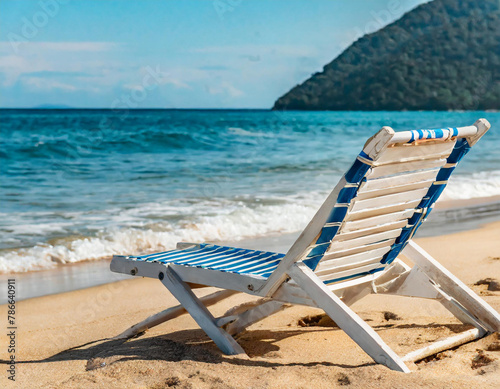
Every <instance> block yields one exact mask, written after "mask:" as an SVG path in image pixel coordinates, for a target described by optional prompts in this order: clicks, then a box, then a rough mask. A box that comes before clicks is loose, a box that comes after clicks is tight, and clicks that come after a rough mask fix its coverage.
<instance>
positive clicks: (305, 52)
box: [188, 45, 318, 59]
mask: <svg viewBox="0 0 500 389" xmlns="http://www.w3.org/2000/svg"><path fill="white" fill-rule="evenodd" d="M188 52H190V53H200V54H228V55H232V56H234V55H236V56H245V57H248V56H250V57H253V58H255V59H257V58H258V57H259V56H267V55H276V56H280V57H309V56H315V55H317V54H318V53H317V49H316V48H314V47H311V46H292V45H239V46H209V47H201V48H193V49H190V50H188Z"/></svg>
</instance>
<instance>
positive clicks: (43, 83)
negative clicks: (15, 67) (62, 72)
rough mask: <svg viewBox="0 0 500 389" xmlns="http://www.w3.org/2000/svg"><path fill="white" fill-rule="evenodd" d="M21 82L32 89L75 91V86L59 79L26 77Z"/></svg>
mask: <svg viewBox="0 0 500 389" xmlns="http://www.w3.org/2000/svg"><path fill="white" fill-rule="evenodd" d="M23 84H25V85H27V86H29V87H31V88H32V89H42V90H52V89H59V90H63V91H75V90H77V88H76V87H75V86H74V85H71V84H64V83H62V82H59V81H55V80H50V79H46V78H41V77H27V78H25V79H23Z"/></svg>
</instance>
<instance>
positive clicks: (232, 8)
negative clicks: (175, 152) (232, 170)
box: [0, 0, 425, 109]
mask: <svg viewBox="0 0 500 389" xmlns="http://www.w3.org/2000/svg"><path fill="white" fill-rule="evenodd" d="M423 2H425V1H422V0H349V1H340V0H329V1H326V0H302V1H298V0H267V1H264V0H183V1H180V0H177V1H174V0H170V1H169V0H163V1H162V0H141V1H139V0H137V1H127V0H120V1H119V0H110V1H102V0H97V1H94V0H36V1H30V0H25V1H19V0H1V1H0V107H8V108H22V107H27V108H30V107H39V106H46V105H56V106H63V105H64V106H70V107H75V108H128V109H131V108H270V107H272V105H273V103H274V101H275V100H276V99H277V98H278V97H279V96H281V95H282V94H284V93H286V92H287V91H288V90H289V89H291V88H292V87H293V86H295V85H296V84H299V83H301V82H303V81H305V80H306V79H307V78H308V77H309V76H310V75H311V74H314V73H315V72H318V71H321V70H322V68H323V66H324V65H326V64H327V63H328V62H330V61H331V60H333V59H334V58H335V57H336V56H337V55H339V54H340V53H341V52H342V51H343V50H345V49H346V48H347V47H348V46H349V45H350V44H351V43H352V42H353V41H355V40H356V39H358V38H359V37H360V36H362V35H364V34H365V33H370V32H373V31H376V30H378V29H380V28H381V27H383V26H384V25H386V24H388V23H390V22H392V21H394V20H396V19H398V18H400V17H401V16H402V15H403V14H404V13H405V12H408V11H409V10H411V9H413V8H414V7H416V6H417V5H419V4H421V3H423Z"/></svg>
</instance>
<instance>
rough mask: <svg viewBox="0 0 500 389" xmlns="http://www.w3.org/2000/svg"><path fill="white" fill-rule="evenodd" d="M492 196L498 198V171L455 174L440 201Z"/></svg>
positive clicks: (499, 183) (499, 187)
mask: <svg viewBox="0 0 500 389" xmlns="http://www.w3.org/2000/svg"><path fill="white" fill-rule="evenodd" d="M492 196H500V170H493V171H483V172H478V173H473V174H468V175H460V174H457V175H455V176H454V177H452V178H451V180H450V182H449V183H448V185H447V186H446V189H445V190H444V191H443V194H442V196H441V197H440V199H441V200H466V199H473V198H478V197H492Z"/></svg>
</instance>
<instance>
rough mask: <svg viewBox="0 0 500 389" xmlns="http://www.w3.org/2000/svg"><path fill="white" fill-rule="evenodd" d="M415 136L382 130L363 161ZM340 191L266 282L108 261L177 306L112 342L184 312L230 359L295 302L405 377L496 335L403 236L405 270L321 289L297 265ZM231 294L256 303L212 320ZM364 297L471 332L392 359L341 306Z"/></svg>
mask: <svg viewBox="0 0 500 389" xmlns="http://www.w3.org/2000/svg"><path fill="white" fill-rule="evenodd" d="M489 127H490V125H489V123H488V122H487V121H486V120H484V119H480V120H478V121H477V122H476V123H474V125H473V126H468V127H462V128H458V129H456V128H455V129H449V130H442V132H441V133H440V135H441V136H436V135H435V134H434V133H432V134H430V133H425V132H424V133H423V135H422V134H421V133H420V134H421V139H426V138H432V139H433V141H436V142H437V141H439V140H440V139H447V140H450V139H452V138H453V139H458V138H465V139H466V140H467V142H468V145H469V146H473V145H474V144H475V143H476V142H477V141H478V140H479V138H480V137H481V136H482V135H484V133H485V132H486V131H487V130H488V129H489ZM446 131H448V132H446ZM415 136H416V134H415V132H413V131H406V132H399V133H395V132H394V131H393V130H392V129H390V128H388V127H384V128H383V129H382V130H381V131H380V132H378V133H377V134H376V135H375V136H374V137H372V138H370V139H369V140H368V142H367V143H366V144H365V147H364V149H363V152H364V153H365V154H364V155H367V156H369V157H370V158H372V159H374V160H376V159H377V158H381V156H382V155H383V154H384V152H385V150H386V149H387V148H388V147H390V146H391V145H398V144H402V143H407V142H410V141H412V140H413V138H414V137H415ZM417 136H418V135H417ZM423 163H425V161H424V162H423ZM345 185H346V179H345V178H342V179H341V180H340V182H339V184H338V185H337V186H336V188H335V189H334V190H333V192H332V193H331V194H330V195H329V196H328V198H327V199H326V201H325V203H324V204H323V205H322V206H321V208H320V209H319V211H318V212H317V214H316V215H315V216H314V218H313V219H312V220H311V222H310V223H309V225H308V226H307V227H306V229H305V230H304V232H303V233H302V234H301V236H300V237H299V238H298V239H297V241H296V242H295V243H294V244H293V245H292V247H291V248H290V250H289V251H288V253H287V254H286V256H285V257H284V258H283V259H282V260H281V262H280V263H279V265H278V267H277V268H276V270H274V271H273V273H272V274H271V275H270V276H269V277H268V278H267V279H265V278H263V277H258V276H252V275H247V274H236V273H230V272H221V271H217V270H210V269H204V268H198V267H189V266H184V265H178V264H172V263H171V264H162V263H158V262H145V261H138V260H131V258H130V257H126V256H115V257H114V258H113V260H112V262H111V270H112V271H114V272H120V273H125V274H131V275H134V276H142V277H151V278H158V279H160V281H161V282H162V283H163V285H165V287H166V288H167V289H168V290H169V291H170V292H171V293H172V295H174V297H175V298H176V299H177V300H178V301H179V302H180V304H181V305H179V306H176V307H172V308H169V309H167V310H165V311H163V312H160V313H158V314H156V315H153V316H151V317H149V318H147V319H146V320H144V321H142V322H141V323H138V324H136V325H134V326H132V327H131V328H129V329H128V330H126V331H125V332H123V333H122V334H120V335H118V336H117V337H116V338H129V337H133V336H136V335H137V334H139V333H141V332H143V331H146V330H147V329H149V328H151V327H153V326H156V325H158V324H160V323H163V322H165V321H167V320H170V319H173V318H175V317H177V316H179V315H181V314H183V313H185V312H186V311H187V312H188V313H189V314H191V316H192V317H193V318H194V320H195V321H196V322H197V323H198V325H199V326H200V327H201V328H202V329H203V330H204V331H205V332H206V334H207V335H208V336H209V337H210V338H211V339H212V340H213V341H214V342H215V343H216V345H217V346H218V347H219V348H220V349H221V350H222V352H224V353H225V354H230V355H235V354H244V353H245V352H244V350H243V349H242V348H241V346H239V345H238V343H237V342H236V341H235V340H234V339H233V337H232V336H231V335H234V334H237V333H239V332H240V331H242V330H244V329H245V328H247V327H248V326H249V325H251V324H253V323H255V322H257V321H259V320H262V319H263V318H266V317H268V316H269V315H271V314H273V313H276V312H278V311H279V310H281V309H283V308H285V307H286V306H288V304H299V305H306V306H312V307H318V308H321V309H323V310H324V311H325V312H326V313H327V314H328V315H329V316H330V317H331V318H332V320H334V321H335V323H336V324H337V325H338V326H339V327H340V328H341V329H342V330H343V331H345V332H346V333H347V334H348V335H349V336H350V337H351V338H352V339H353V340H354V341H355V342H356V343H357V344H358V345H359V346H360V347H361V348H362V349H363V350H364V351H365V352H366V353H367V354H368V355H370V356H371V357H372V358H373V360H374V361H376V362H377V363H381V364H384V365H385V366H387V367H389V368H390V369H393V370H397V371H401V372H410V369H409V368H408V366H407V365H406V362H414V361H418V360H421V359H423V358H425V357H426V356H429V355H432V354H435V353H437V352H440V351H443V350H446V349H448V348H451V347H455V346H458V345H460V344H463V343H465V342H468V341H471V340H474V339H477V338H480V337H482V336H485V335H486V334H488V333H492V332H497V331H499V330H500V315H499V314H498V313H497V312H496V311H495V310H494V309H493V308H492V307H491V306H489V305H488V304H487V303H486V302H485V301H484V300H482V299H481V298H480V297H479V296H477V295H476V294H475V293H474V292H473V291H472V290H471V289H469V288H468V287H467V286H466V285H465V284H464V283H463V282H461V281H460V280H458V279H457V278H456V277H455V276H454V275H452V274H451V273H450V272H449V271H448V270H446V269H445V268H444V267H443V266H442V265H441V264H440V263H439V262H438V261H436V260H435V259H434V258H432V257H431V256H430V255H429V254H428V253H426V252H425V251H424V250H423V249H422V248H421V247H419V246H418V245H417V244H416V243H415V242H414V241H412V240H411V238H410V239H409V240H408V242H407V244H406V246H405V248H404V251H403V254H404V255H405V256H406V257H407V258H408V259H409V260H411V261H412V262H413V267H411V268H410V267H409V266H408V265H406V264H405V263H404V262H402V261H401V260H400V259H397V258H396V259H395V260H394V261H393V262H392V263H391V264H390V265H388V266H386V267H385V269H384V270H383V271H380V272H377V273H373V274H367V275H363V276H360V277H357V278H354V279H349V280H346V281H342V282H335V283H332V284H325V283H324V282H323V280H322V279H321V278H320V277H319V276H318V274H316V273H315V272H314V271H313V270H311V268H310V267H309V266H307V265H306V264H305V263H304V262H303V260H304V258H305V254H306V253H307V252H308V250H310V248H311V247H312V246H311V242H314V241H315V239H316V238H317V237H318V235H319V234H320V232H321V229H322V228H323V226H325V222H326V220H327V219H326V218H327V215H328V213H329V212H328V210H331V209H332V208H333V207H334V206H335V204H336V202H337V198H338V196H339V193H340V191H341V189H342V188H344V187H345ZM196 247H199V246H197V245H196V244H191V243H180V244H178V249H189V248H193V249H194V248H196ZM200 286H211V287H217V288H222V289H223V290H222V291H219V292H216V293H213V294H211V295H208V296H205V297H203V298H197V297H196V296H195V294H194V293H193V292H192V288H193V287H200ZM238 292H243V293H248V294H250V295H254V296H259V297H261V299H260V300H257V301H256V302H254V303H251V304H247V305H244V306H243V307H240V308H239V309H238V308H236V309H233V310H230V311H228V312H227V313H226V314H225V315H224V316H222V317H220V318H214V317H213V316H212V314H211V313H210V312H209V311H208V309H207V308H206V306H209V305H211V304H214V303H216V302H218V301H221V300H223V299H226V298H228V297H230V296H232V295H233V294H235V293H238ZM370 293H379V294H393V295H400V296H410V297H420V298H427V299H436V300H438V301H439V302H440V303H441V304H442V305H443V306H444V307H445V308H446V309H448V310H449V311H450V312H451V313H452V314H453V315H455V316H456V317H457V318H458V319H459V320H460V321H462V322H463V323H466V324H470V325H472V326H474V328H473V329H471V330H468V331H465V332H463V333H461V334H459V335H455V336H452V337H449V338H446V339H444V340H440V341H438V342H436V343H433V344H431V345H429V346H427V347H425V348H423V349H420V350H416V351H413V352H411V353H409V354H408V355H406V356H404V357H399V356H398V355H397V354H396V353H395V352H394V351H393V350H392V349H391V348H390V347H389V346H388V345H387V344H386V343H385V342H384V341H383V340H382V339H381V338H380V336H379V335H378V334H377V333H376V332H375V331H374V330H373V329H372V328H371V327H370V326H369V325H368V324H367V323H366V322H364V321H363V320H362V319H361V318H360V317H359V316H358V315H357V314H356V313H355V312H354V311H353V310H351V309H350V308H349V305H351V304H353V303H354V302H355V301H357V300H359V299H361V298H362V297H364V296H366V295H368V294H370Z"/></svg>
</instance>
